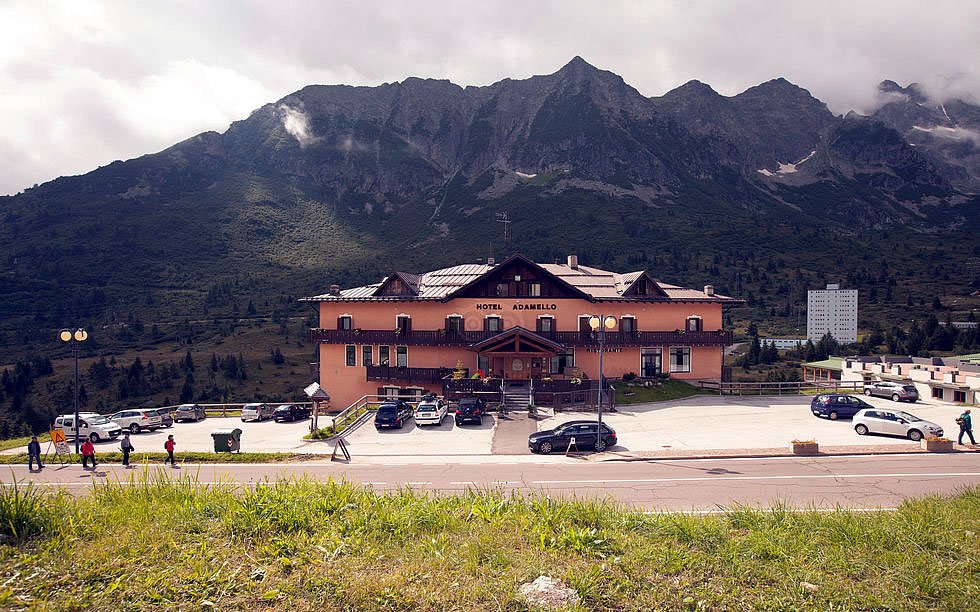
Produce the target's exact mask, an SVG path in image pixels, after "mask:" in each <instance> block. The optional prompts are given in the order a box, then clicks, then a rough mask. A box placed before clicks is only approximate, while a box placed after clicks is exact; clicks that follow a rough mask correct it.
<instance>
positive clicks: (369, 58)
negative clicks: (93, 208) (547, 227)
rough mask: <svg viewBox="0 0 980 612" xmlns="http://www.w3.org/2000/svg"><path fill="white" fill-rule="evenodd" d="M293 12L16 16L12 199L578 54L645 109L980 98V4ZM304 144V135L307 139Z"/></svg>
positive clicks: (228, 2)
mask: <svg viewBox="0 0 980 612" xmlns="http://www.w3.org/2000/svg"><path fill="white" fill-rule="evenodd" d="M288 6H289V9H288V10H283V9H282V5H281V4H280V3H276V2H272V1H264V0H210V1H208V2H200V1H199V0H168V1H163V0H146V1H143V2H115V1H111V0H89V1H86V2H44V1H38V0H5V1H4V2H0V118H2V119H0V121H2V122H3V124H2V125H0V160H3V161H4V162H7V163H6V164H5V166H4V172H3V173H0V193H10V192H16V191H18V190H20V189H22V188H24V187H27V186H29V185H31V184H32V183H37V182H42V181H46V180H50V179H52V178H55V177H57V176H59V175H62V174H69V173H80V172H86V171H88V170H91V169H93V168H95V167H96V166H98V165H103V164H106V163H109V162H111V161H113V160H115V159H126V158H131V157H135V156H138V155H141V154H144V153H150V152H154V151H158V150H160V149H163V148H165V147H167V146H169V145H171V144H173V143H174V142H176V141H179V140H183V139H185V138H189V137H191V136H193V135H194V134H196V133H198V132H200V131H204V130H218V131H223V130H225V129H226V128H227V126H228V125H229V124H230V123H231V122H232V121H235V120H238V119H242V118H244V117H247V116H248V114H249V113H250V111H252V110H254V109H256V108H258V107H260V106H262V105H263V104H267V103H270V102H274V101H276V100H279V99H282V98H284V97H285V96H286V95H288V94H289V93H291V92H293V91H296V90H298V89H300V88H302V87H304V86H306V85H309V84H314V83H323V84H336V83H345V84H351V85H371V86H373V85H378V84H381V83H384V82H392V81H401V80H403V79H405V78H406V77H408V76H419V77H430V78H441V79H450V80H452V81H454V82H456V83H458V84H460V85H487V84H490V83H493V82H495V81H498V80H500V79H504V78H527V77H529V76H532V75H534V74H548V73H551V72H554V71H555V70H557V69H558V68H559V67H561V66H562V65H564V64H565V63H566V62H567V61H568V60H569V59H570V58H572V57H573V56H575V55H581V56H582V57H584V58H585V59H586V60H588V61H589V62H591V63H592V64H594V65H596V66H598V67H600V68H604V69H608V70H611V71H613V72H616V73H617V74H620V75H621V76H622V77H623V78H624V79H625V80H626V82H627V83H629V84H630V85H632V86H633V87H635V88H637V89H638V90H639V91H640V92H641V93H643V94H644V95H648V96H655V95H662V94H664V93H666V92H667V91H669V90H670V89H673V88H674V87H677V86H679V85H681V84H683V83H685V82H687V81H689V80H690V79H694V78H696V79H699V80H701V81H703V82H705V83H708V84H710V85H711V86H712V87H713V88H714V89H715V90H716V91H718V92H719V93H722V94H724V95H734V94H737V93H739V92H741V91H743V90H745V89H747V88H748V87H751V86H753V85H756V84H758V83H761V82H764V81H767V80H769V79H772V78H775V77H778V76H783V77H785V78H787V79H789V80H790V81H792V82H794V83H796V84H798V85H800V86H802V87H804V88H806V89H808V90H809V91H810V92H811V93H812V94H813V95H815V96H817V97H818V98H820V99H822V100H823V101H825V102H827V103H828V105H829V107H830V108H831V110H833V111H834V112H836V113H841V114H842V113H845V112H847V111H848V110H850V109H852V108H853V109H856V110H858V111H861V112H868V111H869V110H871V109H873V108H874V107H875V106H876V105H877V101H876V98H877V90H876V87H877V84H878V83H879V82H880V81H881V80H882V79H885V78H889V79H892V80H894V81H896V82H899V83H911V82H919V83H921V84H922V85H923V88H924V90H925V91H927V92H928V93H929V95H930V96H933V97H936V98H938V99H942V98H943V97H946V96H954V97H962V98H966V99H975V98H976V95H977V92H980V76H978V70H980V69H978V61H977V58H978V57H980V37H978V36H977V35H976V33H977V32H978V31H980V3H976V2H960V1H956V0H933V1H932V2H930V3H929V5H928V7H925V6H923V5H922V4H921V3H920V2H916V1H913V0H892V1H887V2H886V1H884V0H877V1H871V0H869V1H865V2H857V3H855V2H852V1H849V0H848V1H845V0H826V1H825V2H821V3H793V2H784V3H773V2H769V1H763V0H745V1H742V2H729V1H723V0H705V1H703V2H697V3H689V2H680V1H678V0H659V1H655V0H649V1H646V2H640V1H637V0H607V2H604V3H602V4H599V3H595V2H591V1H586V0H565V1H559V0H541V1H539V2H535V3H530V4H528V3H527V2H524V1H523V0H522V1H518V0H501V1H500V2H492V3H491V2H480V1H476V0H460V1H456V2H440V1H428V0H417V1H416V2H412V3H391V2H387V1H384V0H333V1H331V2H330V3H323V2H311V1H310V2H308V1H303V0H296V1H295V2H291V3H289V5H288ZM515 16H519V18H518V17H515ZM287 120H289V121H291V122H292V121H293V120H292V119H289V117H287ZM301 125H302V122H299V123H295V124H294V125H293V129H294V130H296V131H295V133H293V135H294V137H297V138H299V137H298V136H296V134H297V133H299V134H302V133H303V131H302V130H300V129H299V128H300V126H301ZM309 128H310V126H309V123H308V122H307V125H306V130H307V131H306V133H307V134H308V135H309V136H310V137H311V138H315V135H312V134H310V132H309ZM291 133H292V132H291ZM338 146H340V147H341V148H343V146H344V145H343V143H342V142H341V143H338ZM350 146H351V147H356V143H354V142H353V141H351V143H350Z"/></svg>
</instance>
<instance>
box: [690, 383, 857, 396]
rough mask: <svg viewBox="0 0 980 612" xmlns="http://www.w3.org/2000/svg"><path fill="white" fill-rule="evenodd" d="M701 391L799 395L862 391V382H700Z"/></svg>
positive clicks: (723, 393)
mask: <svg viewBox="0 0 980 612" xmlns="http://www.w3.org/2000/svg"><path fill="white" fill-rule="evenodd" d="M699 385H700V387H701V389H703V390H705V391H712V392H714V393H717V394H718V395H800V394H803V393H807V392H816V393H819V392H831V393H832V392H836V391H842V392H854V391H861V390H863V389H864V383H863V382H862V381H859V380H858V381H851V380H848V381H840V380H821V381H794V382H718V381H712V380H702V381H700V383H699Z"/></svg>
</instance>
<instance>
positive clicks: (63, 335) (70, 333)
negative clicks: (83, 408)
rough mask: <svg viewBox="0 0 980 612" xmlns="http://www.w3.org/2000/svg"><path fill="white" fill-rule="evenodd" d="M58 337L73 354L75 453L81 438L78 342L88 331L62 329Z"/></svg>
mask: <svg viewBox="0 0 980 612" xmlns="http://www.w3.org/2000/svg"><path fill="white" fill-rule="evenodd" d="M58 338H59V339H60V340H61V341H62V342H68V343H70V344H71V350H72V353H73V354H74V355H75V420H74V421H73V425H74V427H75V454H76V455H77V454H79V452H80V451H79V446H80V445H81V443H82V442H81V440H80V439H79V437H78V431H79V429H81V428H80V427H79V426H78V343H79V342H84V341H85V340H86V339H87V338H88V332H87V331H85V330H84V329H82V328H78V329H63V330H61V331H60V332H58Z"/></svg>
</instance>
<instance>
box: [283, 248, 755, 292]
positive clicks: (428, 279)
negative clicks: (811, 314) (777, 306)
mask: <svg viewBox="0 0 980 612" xmlns="http://www.w3.org/2000/svg"><path fill="white" fill-rule="evenodd" d="M517 264H521V265H525V266H528V267H533V268H534V269H536V270H539V271H541V273H542V275H543V276H546V277H547V278H548V279H549V280H550V281H551V282H554V283H555V284H556V285H558V286H560V287H562V288H563V289H564V290H565V291H566V292H567V294H568V295H569V297H578V298H581V299H585V300H589V301H592V302H595V301H601V300H631V301H647V302H649V301H668V302H669V301H684V302H709V303H711V302H713V303H722V304H741V303H743V302H742V300H739V299H737V298H731V297H727V296H724V295H717V294H714V295H708V294H706V293H704V292H703V291H699V290H697V289H687V288H684V287H679V286H677V285H671V284H668V283H664V282H661V281H658V280H656V279H655V278H654V277H653V276H652V275H651V274H650V273H648V272H646V271H644V270H639V271H635V272H626V273H617V272H610V271H608V270H602V269H599V268H593V267H591V266H585V265H577V266H575V267H571V266H569V265H567V264H565V263H551V264H548V263H535V262H532V261H530V260H529V259H527V258H526V257H524V256H523V255H514V256H513V257H510V258H508V259H507V260H506V261H504V262H502V263H500V264H497V265H491V264H484V263H478V264H461V265H458V266H451V267H449V268H442V269H439V270H433V271H431V272H425V273H423V274H410V273H407V272H395V273H393V274H391V275H390V276H388V277H386V278H385V279H383V280H382V281H381V282H378V283H373V284H370V285H364V286H362V287H354V288H351V289H344V290H342V291H340V292H339V293H336V294H330V293H327V294H322V295H316V296H312V297H307V298H303V299H302V300H301V301H307V302H326V301H372V302H385V301H411V300H426V301H428V300H442V301H448V300H451V299H453V298H454V297H458V296H459V295H460V294H461V293H463V292H464V291H466V289H467V288H469V287H473V286H475V285H477V284H478V283H479V282H480V281H481V280H485V278H486V277H487V275H488V274H491V273H492V272H494V271H496V270H501V269H503V268H504V267H505V266H508V265H517ZM394 279H398V280H399V281H401V282H402V283H404V284H405V285H406V286H407V287H409V288H411V291H412V293H411V295H404V294H403V295H385V291H384V287H385V286H386V285H388V284H391V283H393V282H394ZM639 279H644V280H646V281H647V283H649V285H650V287H652V289H653V291H652V292H648V293H647V294H645V295H634V293H635V290H634V291H631V289H633V288H634V287H635V286H636V282H637V280H639Z"/></svg>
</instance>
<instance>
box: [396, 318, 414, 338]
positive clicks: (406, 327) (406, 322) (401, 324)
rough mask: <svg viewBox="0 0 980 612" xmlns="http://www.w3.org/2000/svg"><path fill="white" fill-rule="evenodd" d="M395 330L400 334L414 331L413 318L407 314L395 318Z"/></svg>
mask: <svg viewBox="0 0 980 612" xmlns="http://www.w3.org/2000/svg"><path fill="white" fill-rule="evenodd" d="M395 329H396V330H397V331H399V332H400V333H403V334H404V333H406V332H409V331H411V330H412V317H410V316H408V315H407V314H400V315H398V316H397V317H395Z"/></svg>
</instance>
